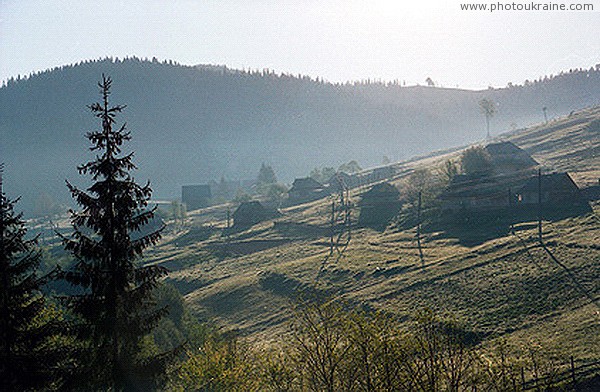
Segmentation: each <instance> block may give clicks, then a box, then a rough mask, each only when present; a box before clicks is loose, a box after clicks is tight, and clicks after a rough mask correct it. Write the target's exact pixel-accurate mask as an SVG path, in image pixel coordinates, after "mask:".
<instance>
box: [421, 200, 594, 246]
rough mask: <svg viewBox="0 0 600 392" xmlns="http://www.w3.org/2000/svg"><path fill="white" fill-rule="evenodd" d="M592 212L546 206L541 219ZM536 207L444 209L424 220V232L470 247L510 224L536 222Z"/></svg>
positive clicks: (506, 231)
mask: <svg viewBox="0 0 600 392" xmlns="http://www.w3.org/2000/svg"><path fill="white" fill-rule="evenodd" d="M590 212H592V209H591V207H590V206H589V205H588V204H586V203H584V204H577V205H572V206H568V207H567V206H564V205H563V206H558V205H549V206H545V207H544V208H543V209H542V218H543V220H544V221H551V222H553V221H559V220H563V219H566V218H573V217H576V216H582V215H585V214H587V213H590ZM537 219H538V211H537V207H536V206H533V207H512V208H502V209H496V210H493V211H473V210H471V211H469V210H463V211H459V212H447V213H443V214H440V215H439V216H435V217H432V218H430V219H429V221H428V222H425V223H424V226H423V229H424V232H439V231H442V232H443V233H444V234H442V238H443V237H446V238H455V239H458V241H459V243H460V244H461V245H464V246H467V247H473V246H477V245H481V244H483V243H484V242H486V241H490V240H493V239H495V238H500V237H503V236H506V235H508V234H510V230H511V227H512V225H515V224H519V223H524V222H531V221H537Z"/></svg>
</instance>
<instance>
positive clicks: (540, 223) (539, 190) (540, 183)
mask: <svg viewBox="0 0 600 392" xmlns="http://www.w3.org/2000/svg"><path fill="white" fill-rule="evenodd" d="M538 240H539V241H540V244H543V242H542V169H538Z"/></svg>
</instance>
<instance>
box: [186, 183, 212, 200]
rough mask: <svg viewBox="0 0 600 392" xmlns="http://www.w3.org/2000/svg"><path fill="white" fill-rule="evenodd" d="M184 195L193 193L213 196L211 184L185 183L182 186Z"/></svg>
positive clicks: (195, 195) (201, 195)
mask: <svg viewBox="0 0 600 392" xmlns="http://www.w3.org/2000/svg"><path fill="white" fill-rule="evenodd" d="M181 192H182V194H183V195H184V196H186V195H189V196H191V195H193V196H194V197H208V198H210V197H211V191H210V185H208V184H205V185H184V186H182V187H181Z"/></svg>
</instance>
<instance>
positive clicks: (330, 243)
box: [329, 200, 335, 254]
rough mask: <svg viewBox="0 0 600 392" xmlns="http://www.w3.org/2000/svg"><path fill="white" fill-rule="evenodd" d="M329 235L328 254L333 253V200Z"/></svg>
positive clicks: (333, 202)
mask: <svg viewBox="0 0 600 392" xmlns="http://www.w3.org/2000/svg"><path fill="white" fill-rule="evenodd" d="M330 235H331V236H330V237H329V254H333V236H334V235H335V200H334V201H332V202H331V233H330Z"/></svg>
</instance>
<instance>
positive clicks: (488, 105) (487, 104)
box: [479, 98, 497, 139]
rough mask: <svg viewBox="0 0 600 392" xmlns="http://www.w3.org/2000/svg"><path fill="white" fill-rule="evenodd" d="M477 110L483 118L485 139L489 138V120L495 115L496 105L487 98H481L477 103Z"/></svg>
mask: <svg viewBox="0 0 600 392" xmlns="http://www.w3.org/2000/svg"><path fill="white" fill-rule="evenodd" d="M479 109H480V110H481V113H482V114H483V115H484V116H485V124H486V126H487V136H486V137H487V139H489V138H490V120H491V118H492V117H494V114H496V112H497V109H496V104H495V103H494V102H493V101H490V100H489V99H487V98H483V99H482V100H481V101H479Z"/></svg>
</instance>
